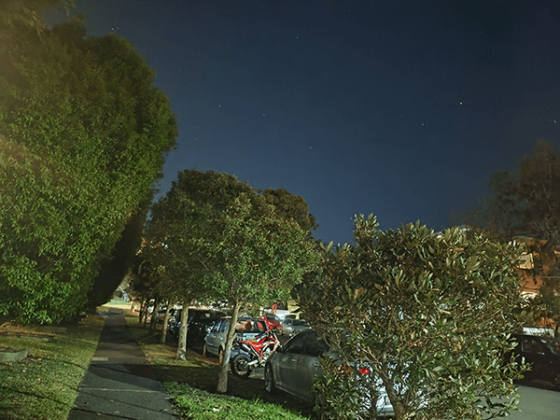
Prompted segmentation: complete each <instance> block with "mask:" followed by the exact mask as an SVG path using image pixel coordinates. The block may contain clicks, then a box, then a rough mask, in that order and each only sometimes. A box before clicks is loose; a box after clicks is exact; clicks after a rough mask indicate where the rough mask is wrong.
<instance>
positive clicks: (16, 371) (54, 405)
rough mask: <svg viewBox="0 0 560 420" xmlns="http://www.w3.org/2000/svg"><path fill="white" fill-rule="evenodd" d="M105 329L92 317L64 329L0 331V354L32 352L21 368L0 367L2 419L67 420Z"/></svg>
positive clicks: (21, 364)
mask: <svg viewBox="0 0 560 420" xmlns="http://www.w3.org/2000/svg"><path fill="white" fill-rule="evenodd" d="M103 324H104V317H102V316H100V315H91V316H88V317H86V318H85V319H84V320H82V321H81V322H80V323H77V324H69V325H64V326H62V327H55V328H53V327H48V326H37V327H26V328H15V327H11V328H9V326H8V327H7V326H5V327H4V328H2V329H0V333H1V334H0V348H2V347H3V348H10V349H28V350H29V355H28V357H27V359H26V360H25V361H23V362H19V363H13V364H0V418H1V419H5V420H20V419H21V420H29V419H34V420H42V419H51V420H59V419H60V420H66V418H67V417H68V413H69V411H70V409H71V407H72V404H73V403H74V400H75V398H76V396H77V394H78V386H79V384H80V382H81V380H82V378H83V376H84V373H85V372H86V370H87V368H88V365H89V361H90V360H91V357H92V356H93V354H94V352H95V349H96V347H97V341H98V338H99V335H100V333H101V329H102V328H103ZM15 333H17V334H18V335H22V336H21V337H17V336H15V335H14V334H15Z"/></svg>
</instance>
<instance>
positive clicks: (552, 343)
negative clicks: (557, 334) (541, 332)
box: [540, 338, 560, 355]
mask: <svg viewBox="0 0 560 420" xmlns="http://www.w3.org/2000/svg"><path fill="white" fill-rule="evenodd" d="M540 341H541V343H543V344H544V345H545V346H546V347H548V349H549V350H550V351H551V353H552V354H556V355H560V343H559V342H558V341H556V340H554V339H550V338H541V339H540Z"/></svg>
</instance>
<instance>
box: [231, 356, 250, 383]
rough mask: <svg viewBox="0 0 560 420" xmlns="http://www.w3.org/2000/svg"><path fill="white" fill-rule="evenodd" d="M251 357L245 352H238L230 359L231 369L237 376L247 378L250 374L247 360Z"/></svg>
mask: <svg viewBox="0 0 560 420" xmlns="http://www.w3.org/2000/svg"><path fill="white" fill-rule="evenodd" d="M250 361H251V359H250V358H249V356H247V355H246V354H238V355H237V356H235V357H234V358H233V359H232V361H231V371H232V373H233V374H234V375H235V376H238V377H239V378H248V377H249V375H250V374H251V367H250V366H249V362H250Z"/></svg>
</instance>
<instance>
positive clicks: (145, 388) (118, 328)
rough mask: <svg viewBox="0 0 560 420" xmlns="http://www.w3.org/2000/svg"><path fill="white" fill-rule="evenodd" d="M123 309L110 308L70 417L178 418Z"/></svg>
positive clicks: (87, 419)
mask: <svg viewBox="0 0 560 420" xmlns="http://www.w3.org/2000/svg"><path fill="white" fill-rule="evenodd" d="M178 418H180V417H179V416H178V415H177V414H176V413H175V411H174V410H173V406H172V405H171V402H170V401H169V400H168V395H167V393H166V391H165V388H164V387H163V385H162V384H161V383H160V382H158V381H156V380H155V379H154V375H153V372H152V369H151V367H150V366H149V365H148V364H147V361H146V358H145V356H144V354H143V353H142V350H140V347H139V345H138V343H137V341H136V340H135V339H134V337H133V336H132V334H131V333H130V332H129V331H128V327H127V325H126V321H125V319H124V313H123V311H122V310H121V309H116V308H110V312H109V314H108V316H107V319H106V321H105V326H104V327H103V331H102V332H101V337H100V338H99V344H98V346H97V350H96V351H95V354H94V356H93V359H92V360H91V364H90V366H89V369H88V371H87V372H86V374H85V376H84V379H83V380H82V383H81V384H80V393H79V395H78V397H77V398H76V401H75V402H74V407H73V408H72V411H70V415H69V416H68V420H90V419H96V420H103V419H134V420H160V419H161V420H177V419H178Z"/></svg>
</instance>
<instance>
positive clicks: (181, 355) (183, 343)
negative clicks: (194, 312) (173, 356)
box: [177, 303, 189, 360]
mask: <svg viewBox="0 0 560 420" xmlns="http://www.w3.org/2000/svg"><path fill="white" fill-rule="evenodd" d="M188 320H189V307H188V306H187V305H186V304H185V303H183V310H182V311H181V327H180V328H179V343H178V345H177V359H180V360H185V358H186V354H187V332H188V330H187V328H188V325H187V324H188Z"/></svg>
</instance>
